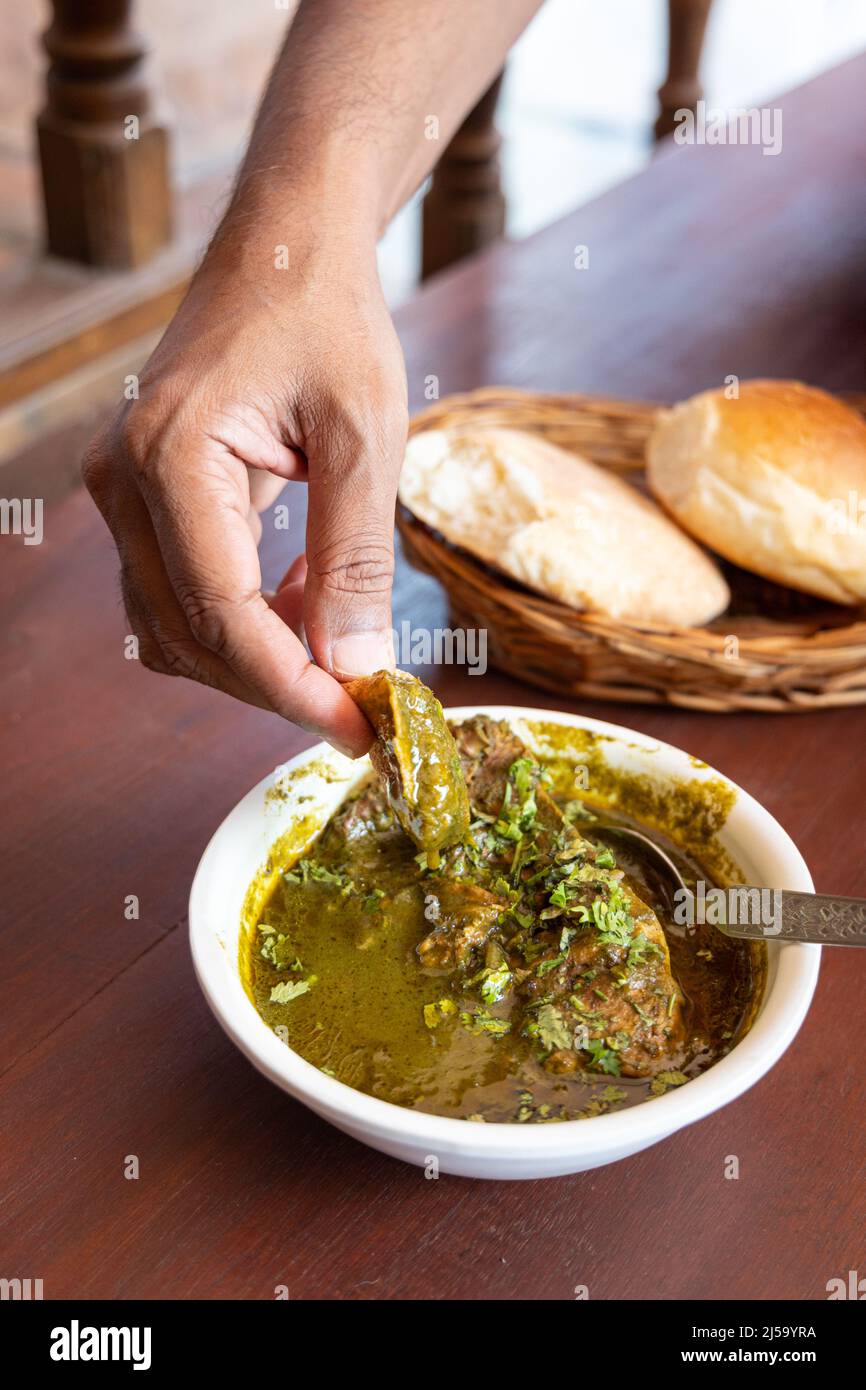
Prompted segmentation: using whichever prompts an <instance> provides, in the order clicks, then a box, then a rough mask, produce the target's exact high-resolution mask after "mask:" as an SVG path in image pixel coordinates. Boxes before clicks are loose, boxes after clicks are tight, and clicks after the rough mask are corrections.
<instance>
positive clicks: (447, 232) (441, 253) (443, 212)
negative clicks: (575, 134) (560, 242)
mask: <svg viewBox="0 0 866 1390" xmlns="http://www.w3.org/2000/svg"><path fill="white" fill-rule="evenodd" d="M502 77H503V74H502V73H500V74H499V76H498V77H497V79H496V81H495V82H494V83H493V85H492V87H490V88H489V89H488V90H487V91H486V92H485V93H484V96H483V97H482V98H481V100H480V101H479V102H478V105H477V106H475V107H474V109H473V110H472V111H470V113H469V115H468V116H467V117H466V119H465V121H464V122H463V124H462V126H461V127H460V129H459V130H458V131H457V133H456V135H455V136H454V138H453V139H452V140H451V142H450V144H449V145H448V147H447V148H446V150H445V151H444V153H443V155H442V158H441V159H440V160H439V163H438V164H437V166H436V169H435V171H434V174H433V182H432V184H431V186H430V191H429V192H428V194H427V196H426V198H425V199H424V212H423V231H422V237H423V243H422V257H421V262H422V263H421V274H422V277H423V278H425V279H426V277H427V276H428V275H432V274H433V273H434V272H435V271H437V270H443V269H444V268H445V266H448V265H451V264H452V263H453V262H454V261H458V260H460V259H461V257H462V256H468V255H469V254H470V253H471V252H472V251H480V250H481V249H482V247H484V246H488V245H489V244H490V242H492V241H496V240H497V239H498V238H499V237H501V236H502V234H503V232H504V230H505V195H504V194H503V192H502V187H501V184H500V178H499V147H500V145H501V144H502V139H501V136H500V134H499V132H498V130H497V129H496V123H495V120H496V103H497V101H498V99H499V91H500V88H501V86H502Z"/></svg>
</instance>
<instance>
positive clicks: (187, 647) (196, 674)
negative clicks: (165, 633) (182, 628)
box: [161, 637, 211, 685]
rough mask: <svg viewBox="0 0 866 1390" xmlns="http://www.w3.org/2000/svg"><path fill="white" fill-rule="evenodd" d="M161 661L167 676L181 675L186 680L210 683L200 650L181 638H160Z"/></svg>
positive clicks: (201, 683)
mask: <svg viewBox="0 0 866 1390" xmlns="http://www.w3.org/2000/svg"><path fill="white" fill-rule="evenodd" d="M161 651H162V663H163V669H164V671H165V674H166V675H167V676H183V677H184V678H185V679H186V680H191V681H198V682H199V684H200V685H210V684H211V679H210V674H209V672H208V670H207V666H206V663H205V662H204V661H203V659H202V655H201V652H197V651H196V649H195V647H194V646H193V644H192V643H191V642H189V641H184V639H183V638H176V637H165V638H163V640H162V648H161Z"/></svg>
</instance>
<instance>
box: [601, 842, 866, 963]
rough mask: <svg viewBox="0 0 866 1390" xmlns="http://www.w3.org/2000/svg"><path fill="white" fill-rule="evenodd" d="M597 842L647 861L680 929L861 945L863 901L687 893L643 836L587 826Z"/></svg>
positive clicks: (769, 892)
mask: <svg viewBox="0 0 866 1390" xmlns="http://www.w3.org/2000/svg"><path fill="white" fill-rule="evenodd" d="M592 834H593V835H594V836H596V835H597V836H598V837H599V838H600V839H605V840H607V839H613V840H619V841H620V842H622V843H624V844H632V845H634V846H636V847H637V848H639V849H640V851H641V854H642V856H643V857H644V858H647V857H649V859H650V861H651V863H652V866H653V868H654V870H655V872H656V873H657V875H658V877H659V881H660V885H661V887H662V890H663V892H664V895H665V898H666V899H667V901H668V903H669V905H670V906H671V909H672V911H673V913H674V920H675V921H677V922H679V923H680V924H682V925H690V924H693V923H696V922H708V923H709V924H710V925H711V926H714V927H717V928H718V930H719V931H721V932H724V933H725V935H726V936H736V937H745V938H747V939H749V940H752V941H766V940H770V941H773V940H775V941H812V942H815V943H816V944H817V945H820V946H866V898H839V897H836V896H834V895H832V894H829V893H798V892H796V891H793V890H791V889H780V888H775V889H774V888H748V887H745V886H741V885H739V884H737V885H735V886H733V887H731V888H717V887H716V886H715V885H714V884H710V883H703V884H702V883H700V882H698V883H697V884H696V885H695V889H691V888H689V887H688V885H687V884H686V882H685V880H684V879H683V876H682V874H681V873H680V871H679V869H678V868H677V866H676V864H675V863H674V862H673V860H672V859H671V857H670V855H668V854H666V853H665V851H664V850H663V849H662V848H661V847H660V846H659V845H657V844H656V843H655V842H654V841H653V840H651V839H650V838H649V836H648V835H644V834H642V833H641V831H640V830H632V829H631V828H630V827H628V826H624V825H623V826H620V825H598V826H593V829H592Z"/></svg>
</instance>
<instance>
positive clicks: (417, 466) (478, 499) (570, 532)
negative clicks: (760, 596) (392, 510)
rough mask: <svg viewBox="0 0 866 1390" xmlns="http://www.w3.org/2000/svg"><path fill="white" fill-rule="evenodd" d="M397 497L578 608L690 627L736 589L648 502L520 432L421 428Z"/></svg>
mask: <svg viewBox="0 0 866 1390" xmlns="http://www.w3.org/2000/svg"><path fill="white" fill-rule="evenodd" d="M400 500H401V502H403V504H404V505H405V506H406V507H408V509H409V510H410V511H411V512H413V513H414V514H415V516H417V517H419V518H420V519H421V520H422V521H424V522H426V523H427V525H428V526H432V527H434V529H435V530H437V531H439V532H441V534H442V535H443V536H444V537H445V538H446V539H447V540H449V541H451V543H452V544H453V545H458V546H462V547H463V549H465V550H469V551H471V552H472V553H473V554H474V555H478V556H480V558H481V559H482V560H485V561H486V562H487V563H488V564H489V565H494V566H496V567H497V568H498V569H500V570H502V571H504V573H505V574H508V575H510V576H511V577H512V578H514V579H517V580H520V582H521V583H523V584H526V585H528V586H529V588H531V589H536V590H537V591H538V592H539V593H543V594H549V595H551V596H552V597H553V598H557V599H560V600H561V601H562V602H563V603H567V604H571V605H572V606H573V607H575V608H582V609H591V610H594V611H597V612H601V613H608V614H610V615H611V616H613V617H615V618H620V619H622V620H623V621H625V622H632V623H641V622H646V623H650V624H656V623H660V624H663V625H666V624H671V625H674V626H682V627H690V626H697V625H700V624H702V623H705V622H709V620H710V619H711V618H714V617H716V615H717V614H719V613H721V612H722V610H723V609H724V608H726V607H727V604H728V601H729V598H730V595H729V593H728V588H727V585H726V584H725V581H724V579H723V578H722V576H721V574H720V573H719V571H718V569H717V568H716V566H715V564H714V563H713V561H712V560H710V559H709V558H708V557H707V556H706V555H705V554H704V553H703V551H702V550H700V549H699V548H698V547H697V546H696V545H694V544H693V542H692V541H690V540H689V539H688V537H687V536H685V535H683V533H682V531H680V530H679V529H678V527H676V526H674V525H673V523H672V522H670V521H668V519H667V517H665V515H664V514H663V512H661V511H660V510H659V508H658V507H656V506H655V504H654V503H653V502H651V501H649V499H647V498H645V497H642V496H641V495H640V493H637V492H635V491H634V489H633V488H631V487H629V486H628V484H627V483H624V482H622V481H621V480H620V479H619V478H616V477H614V476H613V475H612V474H610V473H608V472H607V471H606V470H605V469H602V468H598V467H596V465H595V464H593V463H589V462H587V460H586V459H583V458H579V457H578V456H577V455H575V454H570V453H567V452H566V451H565V450H564V449H560V448H557V446H556V445H554V444H548V443H546V442H545V441H544V440H542V439H538V438H537V437H536V436H535V435H531V434H524V433H522V432H521V431H519V430H509V429H492V428H490V429H482V428H478V429H472V430H470V429H457V428H454V429H448V430H429V431H427V432H426V433H421V434H416V435H414V436H413V437H412V438H411V439H410V441H409V444H408V447H407V450H406V461H405V463H404V465H403V474H402V477H401V480H400Z"/></svg>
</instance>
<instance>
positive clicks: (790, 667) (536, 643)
mask: <svg viewBox="0 0 866 1390" xmlns="http://www.w3.org/2000/svg"><path fill="white" fill-rule="evenodd" d="M849 400H850V401H851V403H852V404H854V405H856V406H857V407H858V408H859V409H862V410H864V413H866V397H857V398H849ZM658 409H659V407H658V406H654V405H648V404H642V403H639V402H622V401H614V400H605V399H601V398H597V397H591V396H577V395H569V396H546V395H535V394H530V393H528V392H522V391H516V390H510V389H505V388H501V389H499V388H492V389H489V390H484V391H473V392H471V393H469V394H467V395H461V396H450V397H448V398H446V399H445V400H442V401H439V402H437V403H436V405H434V406H432V407H430V408H429V409H428V410H425V411H424V412H423V413H422V414H420V415H418V416H416V418H415V419H414V420H413V422H412V426H411V433H413V434H414V433H417V432H418V431H420V430H426V429H434V428H439V427H444V426H449V425H466V424H470V423H471V424H473V425H506V426H510V427H513V428H515V429H521V430H529V431H531V432H533V433H535V434H539V435H541V436H543V437H544V438H545V439H548V440H550V441H551V442H552V443H554V444H559V445H561V446H562V447H563V448H565V449H570V450H571V451H572V452H575V453H580V454H584V455H585V456H586V457H587V458H590V459H592V460H594V462H595V463H598V464H601V465H602V466H604V467H605V468H610V469H612V470H613V471H614V472H616V473H618V474H621V475H622V476H625V477H628V478H629V480H630V481H631V482H633V483H635V484H637V485H638V486H642V485H643V480H642V471H643V461H644V445H645V441H646V438H647V435H648V433H649V430H650V428H651V426H652V423H653V419H654V416H655V414H656V411H657V410H658ZM397 523H398V527H399V530H400V534H401V536H402V539H403V545H404V549H405V552H406V554H407V556H408V558H409V559H410V560H411V561H412V563H413V564H415V565H417V566H418V567H419V568H420V569H422V570H426V571H427V572H428V573H429V574H432V575H434V576H435V578H437V579H438V580H439V581H440V582H441V583H442V585H443V586H444V588H445V590H446V592H447V594H448V598H449V602H450V607H451V621H452V622H453V624H454V625H455V626H459V627H471V628H486V629H487V640H488V659H489V661H490V662H491V663H492V664H493V665H495V666H498V667H499V668H500V669H501V670H504V671H508V672H510V673H511V674H512V675H515V676H518V677H520V678H521V679H523V680H527V681H530V682H532V683H533V684H534V685H539V686H542V687H543V688H544V689H545V690H551V691H555V692H556V693H557V694H568V695H580V696H582V697H584V698H589V699H598V700H623V701H625V700H638V701H644V702H648V703H651V704H671V705H678V706H684V707H686V708H689V709H702V710H715V711H724V710H769V711H791V710H810V709H826V708H830V707H832V706H838V705H855V704H862V703H866V611H864V610H863V609H855V610H852V609H848V608H840V607H837V606H835V605H832V604H825V603H822V602H821V601H820V600H817V599H813V598H810V597H809V596H808V595H805V594H798V593H795V592H794V591H793V590H790V589H784V588H782V587H781V586H779V585H775V584H771V583H769V582H767V581H764V580H760V579H757V578H756V577H755V576H754V575H748V574H746V573H745V572H744V571H742V570H737V569H735V568H733V567H732V566H727V565H726V566H724V569H725V576H726V578H727V580H728V582H729V584H730V586H731V592H732V602H731V605H730V607H729V608H728V610H727V611H726V612H725V613H724V614H722V616H721V617H720V618H717V619H716V620H715V621H714V622H713V623H711V624H709V626H708V627H706V628H679V627H661V626H658V625H648V624H647V625H640V626H633V625H630V624H625V623H622V622H620V621H618V620H616V619H613V618H610V617H607V616H605V615H604V614H600V613H588V612H579V611H577V610H576V609H573V608H569V607H567V606H566V605H565V604H562V603H559V602H558V601H557V600H555V599H551V598H545V597H542V596H541V595H539V594H536V593H533V592H532V591H531V590H529V589H526V588H524V587H523V586H522V585H520V584H518V583H516V582H514V581H512V580H510V579H508V578H507V577H506V576H504V575H502V574H500V573H499V572H498V571H496V570H494V569H491V568H490V567H489V566H488V565H485V564H484V563H483V562H482V561H480V560H478V559H477V558H476V557H475V556H473V555H470V554H468V553H467V552H466V551H464V550H460V549H458V548H456V547H455V546H452V545H450V544H449V543H448V542H447V541H445V540H444V539H443V537H442V536H441V535H439V533H438V532H435V531H432V530H431V529H430V528H429V527H427V526H425V525H424V524H423V523H422V522H420V521H419V520H418V519H417V518H416V517H414V516H413V515H412V514H411V513H410V512H409V511H407V510H406V508H405V507H402V506H398V509H397Z"/></svg>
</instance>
